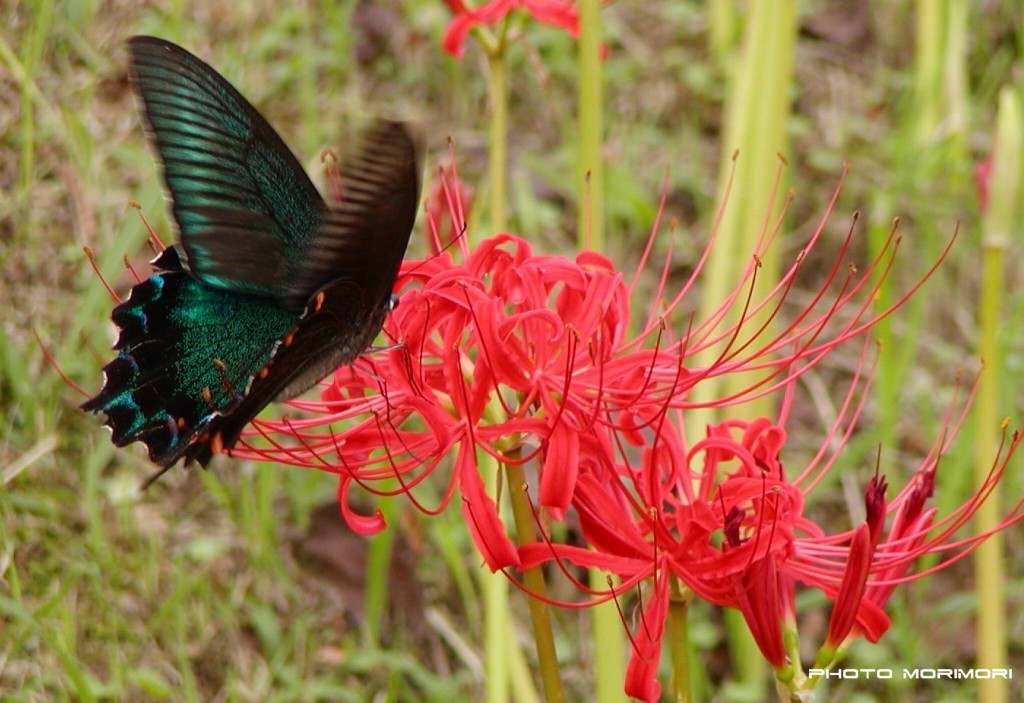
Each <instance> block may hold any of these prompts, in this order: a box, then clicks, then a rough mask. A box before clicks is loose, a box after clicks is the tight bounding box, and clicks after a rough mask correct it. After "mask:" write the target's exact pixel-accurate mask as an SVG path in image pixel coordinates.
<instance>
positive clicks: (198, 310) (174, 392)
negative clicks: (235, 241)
mask: <svg viewBox="0 0 1024 703" xmlns="http://www.w3.org/2000/svg"><path fill="white" fill-rule="evenodd" d="M175 251H176V250H175V249H173V248H172V249H167V250H166V251H165V252H164V253H163V254H162V255H161V256H160V257H159V259H158V260H157V262H156V265H157V267H158V272H157V273H155V274H154V275H153V276H151V277H150V278H148V279H146V280H145V281H143V282H142V283H139V284H138V285H136V286H135V287H134V288H133V289H132V292H131V294H130V295H129V297H128V299H127V300H126V301H124V302H123V303H121V304H120V305H118V306H117V307H116V308H114V312H113V314H112V315H111V317H112V319H113V321H114V323H115V324H117V326H118V327H119V328H120V333H119V335H118V339H117V343H116V344H115V346H114V349H115V350H117V352H118V354H117V356H116V357H115V358H114V360H113V361H111V362H110V363H109V364H107V365H106V366H105V367H104V377H105V382H104V385H103V390H101V391H100V393H99V394H98V395H96V396H95V397H94V398H92V399H90V400H88V401H87V402H86V403H85V404H83V405H82V408H83V409H84V410H91V411H95V412H104V413H106V415H107V423H106V424H107V425H109V426H110V428H111V430H113V440H114V444H116V445H118V446H124V445H126V444H129V443H131V442H136V441H139V442H143V443H144V444H145V445H146V448H147V449H148V451H149V456H150V459H152V460H153V461H154V462H155V463H157V464H160V465H162V466H168V465H170V464H173V463H174V462H175V461H177V460H178V459H179V458H180V457H182V456H184V455H186V451H187V450H188V448H189V446H190V445H191V444H192V443H193V442H194V441H195V440H196V439H197V438H198V437H199V436H200V435H201V434H202V432H203V429H204V428H205V426H206V425H207V423H209V422H210V420H211V419H212V418H214V417H218V416H220V415H222V414H225V413H227V414H230V413H231V412H232V411H233V409H234V407H235V406H237V405H238V403H239V402H240V400H241V398H242V397H243V396H244V394H245V392H246V390H247V389H248V386H249V383H250V381H251V379H252V378H253V376H254V375H255V374H256V373H258V372H259V370H260V369H261V368H262V367H263V366H265V365H266V364H267V362H268V361H269V360H270V359H271V357H272V356H273V353H274V350H275V349H276V348H277V345H278V341H279V340H280V339H281V337H283V336H284V335H285V334H287V333H288V331H289V330H290V329H291V328H292V327H293V326H294V325H295V322H296V321H297V320H298V318H299V317H300V313H297V312H296V311H294V310H290V309H287V308H282V307H280V306H278V305H275V304H274V303H272V302H270V301H268V300H266V299H265V298H261V297H259V296H252V295H244V294H237V293H228V292H225V291H221V290H218V289H215V288H211V287H209V286H206V285H204V284H202V283H201V282H200V281H198V280H196V279H195V278H193V277H192V276H191V275H189V274H188V272H187V271H185V270H184V269H182V268H181V265H180V263H179V262H178V259H177V255H176V253H175Z"/></svg>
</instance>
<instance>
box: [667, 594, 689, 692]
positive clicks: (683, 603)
mask: <svg viewBox="0 0 1024 703" xmlns="http://www.w3.org/2000/svg"><path fill="white" fill-rule="evenodd" d="M692 598H693V593H692V592H691V591H690V590H689V589H685V588H682V587H680V585H679V582H678V581H676V580H675V579H674V578H673V579H672V600H671V601H670V602H669V605H668V636H669V652H670V656H671V657H672V689H673V691H674V693H673V696H674V698H673V700H675V701H676V702H677V703H690V701H692V700H693V694H692V690H693V688H692V684H691V682H690V631H689V626H688V624H687V617H688V616H689V614H690V600H691V599H692Z"/></svg>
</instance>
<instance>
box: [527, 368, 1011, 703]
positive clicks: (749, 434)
mask: <svg viewBox="0 0 1024 703" xmlns="http://www.w3.org/2000/svg"><path fill="white" fill-rule="evenodd" d="M864 373H865V375H868V376H869V375H870V374H869V372H864ZM861 380H862V379H861V378H860V372H858V375H857V376H856V377H855V378H854V379H853V381H852V383H851V393H849V394H848V396H847V402H846V403H845V404H844V406H843V409H842V413H841V416H840V417H839V418H838V419H837V420H836V422H835V423H834V424H833V426H832V427H831V428H830V430H829V431H828V432H827V433H826V437H825V441H824V442H823V445H822V448H821V450H820V451H819V452H818V453H817V455H816V456H815V457H814V459H813V460H812V461H811V462H810V463H809V464H808V465H807V466H805V467H804V468H803V469H802V470H801V471H799V472H798V473H796V474H795V475H791V474H793V472H791V471H787V470H786V469H785V466H784V463H783V461H782V456H783V453H784V451H785V448H786V432H785V430H784V429H783V426H782V423H783V422H784V420H785V418H784V417H781V418H780V420H779V421H776V422H773V421H770V420H767V419H765V418H761V419H758V420H755V421H753V422H749V423H748V422H744V421H739V420H732V421H728V422H725V423H722V424H720V425H716V426H711V427H708V428H707V430H706V435H705V437H703V438H702V439H700V440H698V441H696V442H694V443H693V444H692V446H688V445H687V443H686V441H685V439H684V434H683V431H682V427H681V422H679V421H670V420H681V415H677V416H676V417H675V418H672V417H671V416H666V417H664V418H662V421H658V420H654V421H653V422H652V423H650V426H651V427H653V428H654V429H653V430H652V431H653V432H654V437H653V438H650V437H648V438H639V437H635V436H634V433H632V432H631V431H630V430H623V429H612V428H606V431H607V432H608V433H609V435H610V437H609V441H608V442H606V443H605V446H609V445H612V446H615V447H616V456H615V457H614V458H611V457H609V456H588V457H584V461H583V462H582V466H581V468H580V476H579V478H578V479H577V482H576V492H575V494H574V497H573V502H572V507H573V508H574V509H575V511H576V513H577V515H578V517H579V525H580V528H581V530H582V532H583V537H584V540H585V542H586V544H587V547H579V546H575V545H564V544H557V543H553V542H551V541H550V540H549V539H545V540H542V541H538V542H537V543H534V544H527V545H521V546H520V547H519V555H520V561H521V564H520V568H529V567H533V566H537V565H539V564H542V563H544V562H548V561H554V562H561V561H563V560H564V561H568V562H572V563H574V564H577V565H579V566H584V567H587V568H598V569H603V570H606V571H609V572H611V573H614V574H616V575H617V576H618V577H619V578H620V580H621V586H619V587H618V588H616V589H615V591H614V592H607V593H597V592H594V591H592V590H590V589H588V588H586V587H585V586H584V585H583V584H579V586H580V588H581V589H583V590H584V592H585V593H587V595H589V596H593V597H595V598H596V600H598V601H599V600H606V599H607V598H609V597H612V596H615V597H619V596H620V595H621V594H624V593H626V592H628V591H629V590H630V589H632V588H634V587H638V586H640V585H641V584H643V583H650V584H652V585H651V587H650V588H649V589H648V590H646V591H644V592H645V593H647V594H648V595H647V596H646V598H647V599H648V600H647V603H646V605H645V607H644V609H643V613H642V615H641V616H640V619H641V624H640V625H638V626H637V628H636V633H635V635H634V652H633V656H632V659H631V663H630V667H629V670H628V676H627V681H626V692H627V693H628V694H629V695H631V696H634V697H636V698H639V699H641V700H645V701H654V700H658V698H659V696H660V687H659V685H658V683H657V681H656V679H655V675H656V672H657V669H658V666H657V664H658V660H659V657H660V636H661V632H662V631H663V627H664V625H663V623H662V622H661V621H660V619H663V618H664V617H665V616H666V613H667V609H668V604H669V600H670V598H671V581H672V580H673V579H674V580H675V581H676V582H678V583H679V584H681V585H682V586H685V587H686V588H687V589H688V590H689V592H691V593H692V594H693V595H695V596H698V597H701V598H704V599H705V600H707V601H709V602H711V603H714V604H717V605H720V606H724V607H733V608H736V609H738V610H740V612H741V613H742V614H743V616H744V618H745V620H746V622H747V624H748V626H749V628H750V631H751V633H752V634H753V636H754V639H755V641H756V643H757V645H758V647H759V648H760V650H761V652H762V654H763V655H764V657H765V659H766V660H767V661H768V662H769V663H770V664H771V665H772V666H773V667H774V668H775V669H776V672H777V675H778V677H779V679H780V681H784V682H788V683H790V684H791V685H792V686H794V687H798V686H802V685H808V682H807V681H806V680H805V679H803V678H802V676H801V675H800V673H799V672H800V668H799V662H796V661H793V657H794V656H795V651H790V650H789V649H788V648H787V646H786V642H787V641H788V637H787V634H790V633H791V634H792V636H793V641H795V635H796V616H795V609H794V598H795V592H796V588H797V585H798V584H800V585H802V586H803V587H811V588H816V589H818V590H820V591H822V592H823V593H824V594H825V595H826V596H827V597H828V598H829V599H830V600H832V601H833V602H834V606H833V612H832V616H831V618H830V623H829V629H828V635H827V638H826V641H825V643H824V644H823V646H822V648H821V650H820V651H819V654H818V658H817V662H816V663H815V666H816V667H819V668H826V667H828V666H830V665H831V664H833V663H834V662H835V661H837V660H838V658H839V656H840V655H841V654H842V652H843V651H845V649H846V648H847V647H848V646H849V644H850V642H852V641H853V639H855V638H856V637H861V636H862V637H865V638H867V639H868V640H869V641H872V642H875V641H877V640H878V639H879V638H880V637H881V636H882V634H884V632H885V631H886V629H887V628H888V626H889V619H888V617H887V616H886V615H885V612H884V610H883V608H884V606H885V604H886V602H887V601H888V599H889V597H890V596H891V594H892V592H893V590H894V589H895V588H896V586H897V585H899V584H900V583H905V582H907V581H911V580H914V579H917V578H921V577H922V576H925V575H928V574H930V573H933V572H934V571H936V570H938V569H940V568H945V567H946V566H948V565H950V564H952V563H954V562H955V561H958V560H959V559H961V558H963V557H964V556H966V555H967V554H968V553H969V552H970V551H971V550H972V549H973V548H974V547H975V546H977V545H978V544H980V543H981V542H982V541H983V540H984V539H985V538H986V537H987V535H977V536H972V537H968V538H962V539H956V538H955V534H956V533H957V532H958V530H960V529H961V528H962V527H964V526H965V525H967V524H968V522H969V521H970V520H971V518H972V516H973V515H974V513H975V512H976V511H977V509H978V508H979V507H980V505H981V504H982V503H983V502H984V500H985V499H986V498H987V496H988V494H989V492H990V491H991V489H992V487H993V486H994V485H995V483H996V482H998V481H999V480H1000V478H1001V477H1002V474H1003V472H1004V471H1005V469H1006V466H1007V463H1008V461H1009V459H1010V457H1011V456H1012V455H1013V454H1014V452H1015V451H1016V449H1017V447H1018V445H1019V443H1020V441H1021V435H1019V434H1015V435H1014V437H1013V439H1012V440H1011V441H1010V443H1009V446H1007V447H1005V448H1004V451H1001V452H1000V456H999V459H998V460H997V462H996V463H995V464H994V466H993V467H992V471H991V473H990V476H989V479H988V481H987V482H986V484H985V486H983V487H982V488H981V490H979V492H978V493H977V494H975V495H974V496H973V497H972V498H971V499H970V500H968V501H967V502H966V503H964V504H963V505H961V506H960V507H959V508H957V509H956V510H954V511H953V512H952V513H951V514H950V515H948V516H946V517H945V518H943V519H941V520H936V516H937V511H936V509H935V508H926V507H925V504H926V501H927V499H928V498H930V497H931V495H932V492H933V489H934V485H935V474H936V471H937V470H938V467H939V463H940V458H941V456H942V455H943V453H944V452H945V451H946V449H947V448H948V446H949V444H950V442H952V440H953V438H954V437H955V436H956V434H957V432H958V430H959V429H960V427H961V426H962V424H963V422H964V419H965V417H966V412H967V407H968V406H969V404H970V397H969V398H968V399H967V401H966V402H965V403H964V405H963V407H962V409H961V410H960V413H959V414H958V415H955V416H954V415H953V414H952V412H950V413H949V414H947V417H946V421H945V425H944V427H943V428H942V433H941V436H942V439H941V440H939V441H937V442H936V444H935V446H933V447H932V450H931V451H930V452H929V454H928V455H927V456H926V457H925V458H924V459H923V460H922V462H921V465H920V466H919V468H918V469H917V471H916V473H915V474H914V476H913V477H912V479H911V480H910V482H909V483H908V485H907V486H906V487H905V488H904V489H903V490H902V491H901V492H900V493H899V495H897V496H896V497H895V498H894V499H892V500H891V501H888V500H887V498H886V492H887V488H888V487H887V482H886V480H885V478H884V477H882V476H880V475H876V476H875V477H874V478H872V479H871V480H870V482H869V484H868V488H867V490H866V499H865V502H866V512H867V517H866V520H865V521H864V523H863V524H861V525H859V526H858V527H856V528H854V529H852V530H848V531H845V532H839V533H837V534H828V533H827V532H826V531H825V529H824V528H823V527H821V526H819V525H817V524H816V523H814V522H813V521H812V520H811V519H810V518H808V517H807V516H806V514H805V510H804V506H805V504H806V502H807V500H808V499H810V498H811V497H812V493H813V489H814V488H815V487H816V486H817V485H818V484H819V483H820V481H821V479H822V478H823V476H824V475H825V474H826V473H827V472H828V471H829V470H830V468H831V467H832V466H833V465H834V464H835V462H836V460H837V458H838V457H839V455H840V454H841V452H842V450H843V448H844V445H845V443H846V441H847V439H848V438H849V437H850V436H851V433H852V431H853V428H854V426H855V425H856V423H857V420H858V418H859V416H860V413H861V409H862V407H863V393H862V394H861V397H860V399H858V400H857V402H852V401H853V398H854V393H853V389H854V387H855V386H857V385H858V384H859V383H861ZM788 390H789V389H787V391H788ZM864 390H866V388H865V389H864ZM971 395H973V390H972V393H971ZM637 450H639V454H637ZM887 519H888V520H889V521H890V523H891V524H890V527H889V529H888V531H886V530H885V528H884V525H885V523H886V521H887ZM1021 520H1024V501H1021V502H1019V503H1018V504H1017V505H1016V506H1015V507H1014V508H1013V509H1012V510H1011V511H1010V512H1009V513H1008V514H1007V515H1006V517H1005V518H1004V519H1003V521H1002V522H1001V523H1000V525H999V526H998V527H997V528H996V530H1002V529H1006V528H1007V527H1009V526H1010V525H1012V524H1015V523H1017V522H1019V521H1021ZM928 554H935V555H939V556H946V559H945V560H944V561H942V562H941V563H939V564H938V565H937V566H934V567H931V568H930V569H928V570H925V571H922V572H918V573H910V568H911V566H912V565H913V563H914V561H915V560H916V559H918V558H919V557H921V556H924V555H928Z"/></svg>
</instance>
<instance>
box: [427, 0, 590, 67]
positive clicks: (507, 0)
mask: <svg viewBox="0 0 1024 703" xmlns="http://www.w3.org/2000/svg"><path fill="white" fill-rule="evenodd" d="M445 3H447V5H448V7H449V9H451V11H452V14H454V15H455V18H454V19H453V20H452V21H451V24H449V25H448V31H447V32H446V33H445V35H444V42H443V44H442V46H443V48H444V50H445V51H446V52H447V53H449V54H451V55H452V56H455V57H456V58H461V57H462V54H463V51H465V43H466V35H467V34H469V32H470V31H472V29H473V28H474V27H479V26H481V25H482V26H486V27H494V26H496V25H498V24H499V23H501V22H504V21H505V20H506V19H507V18H508V16H509V14H511V13H513V12H516V11H522V12H525V13H526V14H528V15H529V16H531V17H532V18H533V19H535V20H536V21H538V22H540V23H541V24H546V25H550V26H552V27H558V28H560V29H564V30H565V31H567V32H568V33H569V35H570V36H572V37H578V36H579V15H578V14H577V12H576V3H574V2H569V1H567V0H491V1H490V2H485V3H484V4H483V5H480V6H479V7H470V6H469V5H467V4H466V3H465V2H463V0H445Z"/></svg>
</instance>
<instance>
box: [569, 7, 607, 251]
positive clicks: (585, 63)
mask: <svg viewBox="0 0 1024 703" xmlns="http://www.w3.org/2000/svg"><path fill="white" fill-rule="evenodd" d="M579 12H580V41H579V108H578V109H579V130H580V146H579V149H580V151H579V203H578V211H579V221H578V222H577V225H576V245H577V247H579V248H580V249H587V248H589V249H592V250H594V251H604V167H603V165H602V159H601V144H602V141H603V139H602V136H603V134H604V127H603V122H604V120H603V119H602V109H603V105H604V101H603V98H602V92H603V90H602V86H601V0H580V3H579Z"/></svg>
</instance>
